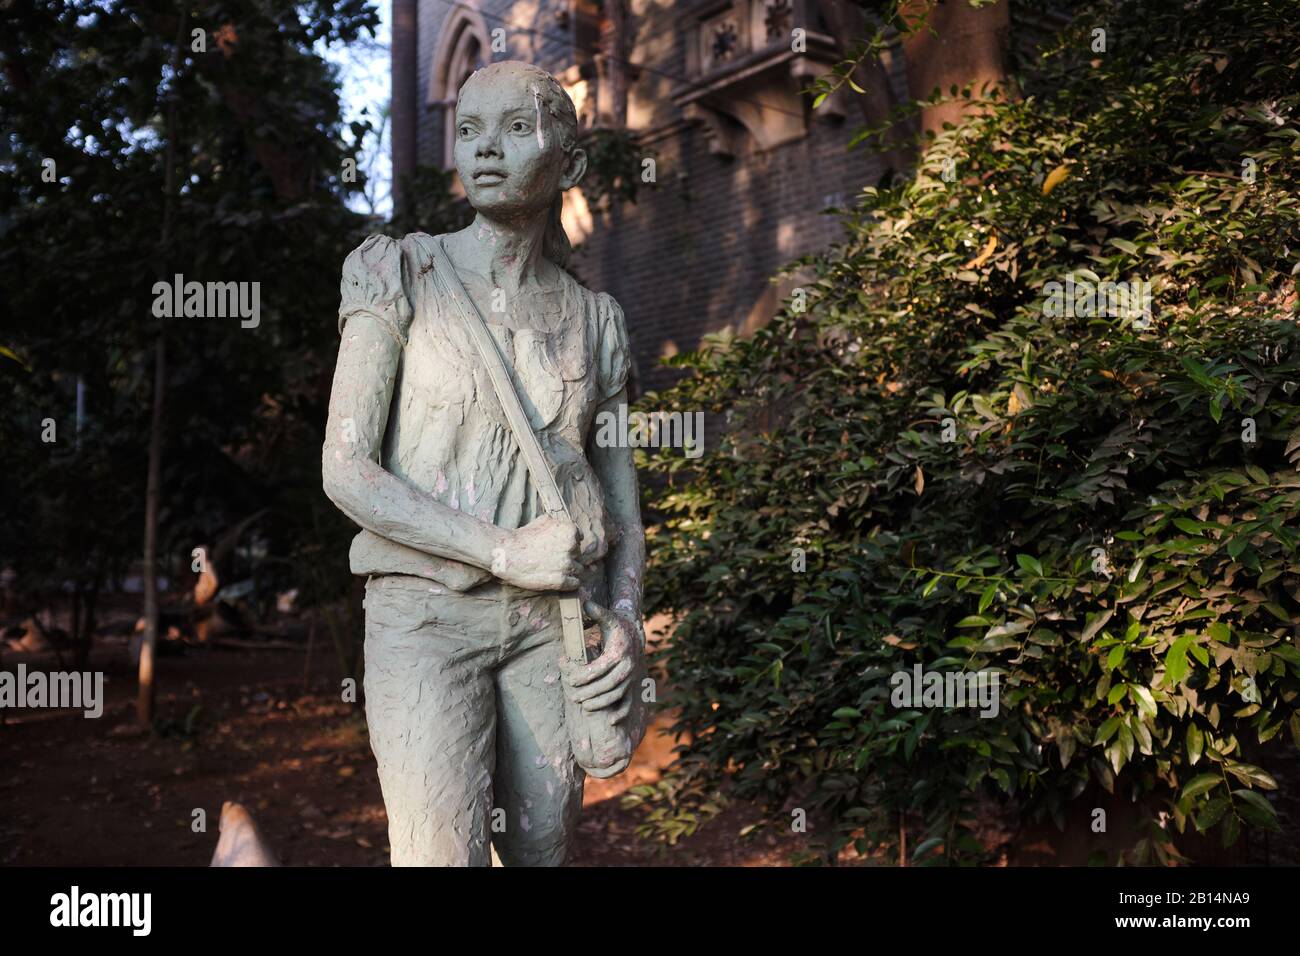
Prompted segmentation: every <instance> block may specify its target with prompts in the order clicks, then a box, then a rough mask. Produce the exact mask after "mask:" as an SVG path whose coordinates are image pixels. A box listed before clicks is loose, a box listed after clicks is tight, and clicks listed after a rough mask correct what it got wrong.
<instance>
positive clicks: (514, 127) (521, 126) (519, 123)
mask: <svg viewBox="0 0 1300 956" xmlns="http://www.w3.org/2000/svg"><path fill="white" fill-rule="evenodd" d="M510 131H511V132H513V133H527V132H528V123H527V121H525V120H515V121H514V122H513V123H511V124H510Z"/></svg>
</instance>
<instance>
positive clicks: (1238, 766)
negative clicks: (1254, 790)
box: [1224, 760, 1277, 790]
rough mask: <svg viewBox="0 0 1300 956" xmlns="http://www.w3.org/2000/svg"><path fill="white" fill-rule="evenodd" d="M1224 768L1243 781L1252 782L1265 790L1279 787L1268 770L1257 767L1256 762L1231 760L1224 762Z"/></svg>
mask: <svg viewBox="0 0 1300 956" xmlns="http://www.w3.org/2000/svg"><path fill="white" fill-rule="evenodd" d="M1224 769H1225V770H1227V771H1228V773H1230V774H1232V775H1233V776H1234V777H1236V778H1237V779H1238V780H1240V781H1241V782H1242V783H1245V784H1251V785H1254V786H1256V787H1260V788H1261V789H1264V790H1276V789H1277V781H1276V780H1274V779H1273V777H1272V776H1271V775H1270V774H1269V773H1268V772H1267V771H1265V770H1263V769H1261V768H1259V767H1256V766H1255V765H1254V764H1249V763H1237V762H1236V761H1233V760H1229V761H1227V762H1226V763H1225V764H1224Z"/></svg>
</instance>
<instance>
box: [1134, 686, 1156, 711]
mask: <svg viewBox="0 0 1300 956" xmlns="http://www.w3.org/2000/svg"><path fill="white" fill-rule="evenodd" d="M1128 689H1129V693H1131V694H1132V695H1133V700H1134V701H1135V702H1136V703H1137V705H1138V710H1140V711H1142V712H1143V713H1144V714H1147V715H1148V716H1151V717H1154V716H1155V713H1156V698H1155V695H1154V694H1152V693H1151V691H1150V690H1149V689H1148V688H1146V687H1143V686H1142V685H1141V684H1129V685H1128Z"/></svg>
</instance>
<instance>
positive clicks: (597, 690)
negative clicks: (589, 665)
mask: <svg viewBox="0 0 1300 956" xmlns="http://www.w3.org/2000/svg"><path fill="white" fill-rule="evenodd" d="M631 673H632V662H631V661H628V660H623V661H620V662H619V663H618V664H617V665H615V667H614V669H613V670H612V671H610V672H609V673H608V674H606V675H605V676H604V677H602V678H600V679H599V680H594V681H591V682H590V683H588V684H585V685H583V686H582V687H581V688H580V689H579V690H576V691H574V693H573V695H572V696H573V699H574V700H575V701H576V702H577V703H579V704H581V703H583V702H584V701H588V700H591V698H593V697H595V696H597V695H599V694H604V693H607V692H609V691H611V690H613V689H614V688H615V687H617V686H618V685H619V684H620V683H622V682H623V681H624V680H626V679H627V676H628V675H629V674H631Z"/></svg>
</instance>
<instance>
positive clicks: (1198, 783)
mask: <svg viewBox="0 0 1300 956" xmlns="http://www.w3.org/2000/svg"><path fill="white" fill-rule="evenodd" d="M1221 783H1223V777H1221V776H1220V775H1219V774H1217V773H1203V774H1200V775H1199V776H1195V777H1193V778H1192V779H1191V780H1189V781H1188V783H1187V786H1185V787H1183V792H1182V793H1181V794H1179V799H1181V800H1190V799H1192V798H1194V797H1199V796H1200V795H1201V794H1203V793H1209V792H1210V791H1211V790H1213V789H1214V788H1215V787H1217V786H1218V785H1219V784H1221Z"/></svg>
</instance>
